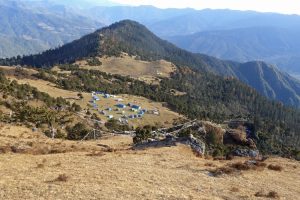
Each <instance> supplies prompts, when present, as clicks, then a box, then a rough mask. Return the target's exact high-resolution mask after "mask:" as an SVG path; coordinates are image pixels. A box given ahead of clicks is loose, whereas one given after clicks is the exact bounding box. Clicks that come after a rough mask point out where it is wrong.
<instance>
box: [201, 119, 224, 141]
mask: <svg viewBox="0 0 300 200" xmlns="http://www.w3.org/2000/svg"><path fill="white" fill-rule="evenodd" d="M205 130H206V133H207V138H206V141H207V143H208V144H212V145H220V144H223V136H224V130H223V129H222V128H221V127H219V126H217V125H214V124H211V123H206V124H205Z"/></svg>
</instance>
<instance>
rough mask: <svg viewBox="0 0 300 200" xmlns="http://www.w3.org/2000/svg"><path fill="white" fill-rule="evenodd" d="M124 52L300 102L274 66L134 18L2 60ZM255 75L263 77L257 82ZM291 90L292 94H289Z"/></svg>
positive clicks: (35, 61) (45, 61)
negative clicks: (162, 32) (187, 40)
mask: <svg viewBox="0 0 300 200" xmlns="http://www.w3.org/2000/svg"><path fill="white" fill-rule="evenodd" d="M122 52H126V53H128V54H129V55H131V56H138V57H139V59H141V60H150V61H155V60H160V59H164V60H167V61H170V62H173V63H174V64H175V65H177V66H189V67H192V68H194V69H197V70H200V71H204V72H209V73H214V74H217V75H221V76H225V77H236V78H238V79H240V80H241V81H243V82H245V83H246V84H248V85H249V86H251V87H253V88H255V89H257V90H258V92H260V93H261V94H263V95H265V96H267V97H269V98H270V99H277V100H279V101H282V102H283V103H286V104H288V105H293V106H299V105H300V98H299V88H300V86H299V83H298V82H297V81H296V80H294V79H292V78H291V77H289V76H287V75H286V74H284V73H281V72H280V71H279V70H277V69H276V68H275V67H274V66H271V65H268V64H261V62H248V63H238V62H233V61H223V60H219V59H217V58H214V57H211V56H207V55H204V54H195V53H190V52H188V51H186V50H183V49H180V48H177V47H176V46H175V45H173V44H171V43H169V42H167V41H165V40H162V39H160V38H159V37H157V36H156V35H154V34H153V33H152V32H151V31H149V30H148V29H147V28H146V27H145V26H143V25H141V24H139V23H138V22H135V21H131V20H123V21H120V22H117V23H114V24H112V25H110V26H108V27H105V28H102V29H99V30H97V31H95V32H94V33H91V34H88V35H86V36H84V37H82V38H81V39H78V40H75V41H74V42H71V43H68V44H66V45H64V46H62V47H60V48H57V49H54V50H48V51H46V52H44V53H41V54H38V55H34V56H24V57H23V58H20V59H15V60H9V59H6V60H2V63H3V64H22V65H33V66H38V67H41V66H48V67H50V66H53V65H55V64H59V63H68V62H75V61H76V60H77V59H82V58H84V57H91V56H96V55H99V56H102V55H108V56H120V55H121V53H122ZM10 61H11V62H12V63H9V62H10ZM249 65H250V67H251V68H253V70H252V71H251V74H247V73H246V74H245V73H244V71H243V69H245V68H243V66H248V67H249ZM268 69H271V70H269V74H268V75H272V77H271V78H268V77H267V76H263V75H262V74H261V73H260V74H259V72H262V71H263V72H268ZM271 72H272V73H271ZM278 74H280V76H278ZM251 77H260V79H258V80H257V81H255V82H254V81H253V79H251ZM274 85H275V86H276V87H275V86H274ZM282 94H283V95H282ZM287 94H288V96H285V95H287ZM279 97H280V98H279Z"/></svg>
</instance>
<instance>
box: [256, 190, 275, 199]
mask: <svg viewBox="0 0 300 200" xmlns="http://www.w3.org/2000/svg"><path fill="white" fill-rule="evenodd" d="M254 196H256V197H266V198H273V199H278V198H279V194H278V193H277V192H275V191H270V192H269V193H267V194H266V193H264V192H263V191H260V192H256V193H255V195H254Z"/></svg>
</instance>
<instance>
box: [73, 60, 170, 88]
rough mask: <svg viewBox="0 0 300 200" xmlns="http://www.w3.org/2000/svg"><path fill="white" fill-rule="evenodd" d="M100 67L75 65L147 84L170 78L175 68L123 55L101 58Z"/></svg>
mask: <svg viewBox="0 0 300 200" xmlns="http://www.w3.org/2000/svg"><path fill="white" fill-rule="evenodd" d="M98 59H99V60H101V62H102V65H101V66H88V65H87V62H86V61H84V60H83V61H78V62H77V64H79V65H80V66H81V68H84V69H93V70H99V71H102V72H106V73H111V74H119V75H123V76H130V77H132V78H136V79H139V80H142V81H145V82H147V83H158V82H157V78H160V77H170V74H171V73H172V72H174V71H175V70H176V67H175V66H174V65H173V64H172V63H170V62H167V61H164V60H159V61H153V62H147V61H141V60H136V59H135V58H134V57H130V56H128V55H123V56H122V57H102V58H98Z"/></svg>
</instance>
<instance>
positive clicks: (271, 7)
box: [111, 0, 300, 15]
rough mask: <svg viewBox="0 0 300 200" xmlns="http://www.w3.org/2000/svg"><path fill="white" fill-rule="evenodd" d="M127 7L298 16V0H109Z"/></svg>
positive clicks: (299, 6) (299, 12)
mask: <svg viewBox="0 0 300 200" xmlns="http://www.w3.org/2000/svg"><path fill="white" fill-rule="evenodd" d="M111 1H113V2H116V3H121V4H127V5H134V6H138V5H153V6H155V7H159V8H187V7H189V8H195V9H204V8H212V9H225V8H228V9H232V10H255V11H259V12H277V13H284V14H299V15H300V0H111Z"/></svg>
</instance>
